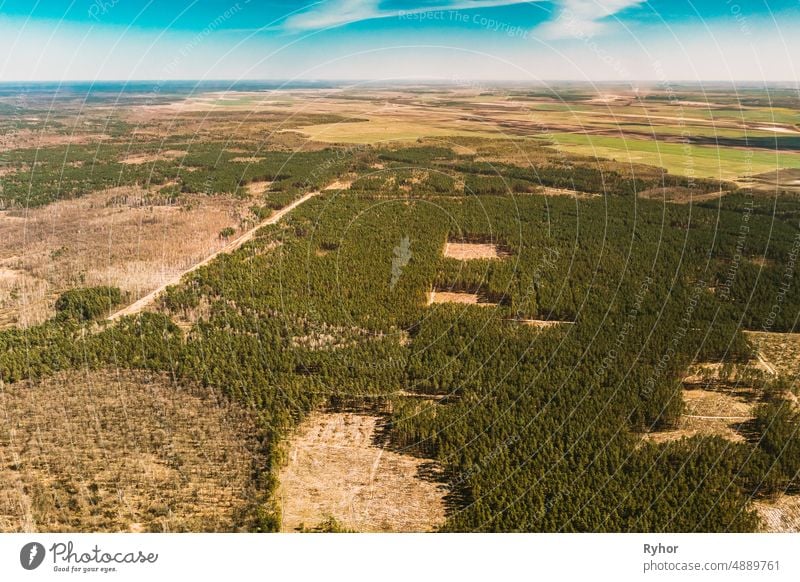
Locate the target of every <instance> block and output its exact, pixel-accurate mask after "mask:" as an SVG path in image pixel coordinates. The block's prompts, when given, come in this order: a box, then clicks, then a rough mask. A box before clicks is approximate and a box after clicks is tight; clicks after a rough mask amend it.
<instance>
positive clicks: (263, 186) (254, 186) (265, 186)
mask: <svg viewBox="0 0 800 582" xmlns="http://www.w3.org/2000/svg"><path fill="white" fill-rule="evenodd" d="M270 186H272V182H266V181H264V182H250V183H249V184H248V185H247V192H248V193H249V194H250V195H251V196H259V195H261V194H264V193H265V192H267V191H268V190H269V189H270Z"/></svg>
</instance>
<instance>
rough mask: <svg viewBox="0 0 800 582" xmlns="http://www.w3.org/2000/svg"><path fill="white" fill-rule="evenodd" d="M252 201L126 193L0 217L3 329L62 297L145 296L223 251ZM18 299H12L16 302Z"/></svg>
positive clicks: (46, 311) (45, 314)
mask: <svg viewBox="0 0 800 582" xmlns="http://www.w3.org/2000/svg"><path fill="white" fill-rule="evenodd" d="M250 204H252V203H251V202H249V201H247V200H239V199H234V198H233V197H230V196H215V197H211V196H204V195H196V194H185V195H182V196H181V198H180V199H179V200H176V201H174V202H173V201H167V200H162V199H159V197H158V195H157V193H154V192H152V191H149V190H145V189H142V188H136V187H128V186H123V187H119V188H113V189H110V190H106V191H102V192H97V193H93V194H87V195H85V196H82V197H80V198H75V199H69V200H60V201H58V202H55V203H53V204H50V205H48V206H45V207H41V208H32V209H29V210H26V211H23V210H14V211H11V212H5V213H2V215H0V292H3V295H2V296H0V327H1V326H8V325H18V326H22V327H27V326H30V325H36V324H38V323H41V322H42V321H44V320H46V319H47V318H49V317H52V315H53V313H54V312H53V303H54V302H55V300H56V298H57V297H58V295H59V293H61V292H63V291H65V290H67V289H70V288H73V287H76V286H81V285H113V286H116V287H119V288H120V289H122V290H123V291H124V292H126V293H128V294H129V295H130V298H131V299H136V298H138V297H141V296H144V295H146V294H147V293H149V292H150V291H152V290H153V289H156V288H157V287H158V286H159V285H161V284H163V283H164V282H166V281H169V280H171V279H172V278H174V277H175V276H176V275H178V274H180V273H181V272H183V271H184V270H185V269H186V268H187V267H189V266H191V265H193V264H195V263H196V262H197V261H199V260H202V259H203V258H204V257H207V256H208V255H209V254H211V253H213V252H215V251H217V250H219V249H220V248H223V247H224V246H225V244H226V241H225V240H224V239H221V238H220V237H219V232H220V230H222V229H224V228H226V227H233V228H235V229H237V232H238V231H239V228H238V227H239V226H240V224H241V223H242V222H243V220H246V219H247V218H249V217H250V210H249V209H248V206H249V205H250ZM12 298H13V300H12Z"/></svg>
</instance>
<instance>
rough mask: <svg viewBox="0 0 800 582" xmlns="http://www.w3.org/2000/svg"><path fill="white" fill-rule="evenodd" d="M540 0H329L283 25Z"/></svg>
mask: <svg viewBox="0 0 800 582" xmlns="http://www.w3.org/2000/svg"><path fill="white" fill-rule="evenodd" d="M541 1H543V0H443V1H441V2H440V3H438V4H427V5H426V6H420V7H417V8H408V9H404V10H400V9H397V8H392V9H387V8H381V0H327V1H325V2H322V3H320V4H316V5H314V7H313V8H311V9H310V10H307V11H305V12H302V13H300V14H296V15H294V16H290V17H289V18H287V19H286V20H285V21H284V28H286V29H287V30H289V31H292V32H303V31H310V30H321V29H323V28H332V27H336V26H343V25H345V24H350V23H353V22H360V21H362V20H372V19H375V18H391V17H400V16H406V15H412V14H423V13H427V12H436V11H440V10H471V9H475V8H492V7H496V6H510V5H512V4H531V3H533V2H541Z"/></svg>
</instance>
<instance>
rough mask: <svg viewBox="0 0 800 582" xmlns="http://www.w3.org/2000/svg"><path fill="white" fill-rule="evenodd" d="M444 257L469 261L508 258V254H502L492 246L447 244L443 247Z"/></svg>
mask: <svg viewBox="0 0 800 582" xmlns="http://www.w3.org/2000/svg"><path fill="white" fill-rule="evenodd" d="M444 256H445V257H449V258H451V259H456V260H459V261H471V260H474V259H500V258H503V257H505V256H508V253H504V252H503V251H501V250H500V249H499V248H498V247H497V245H493V244H482V243H458V242H448V243H445V245H444Z"/></svg>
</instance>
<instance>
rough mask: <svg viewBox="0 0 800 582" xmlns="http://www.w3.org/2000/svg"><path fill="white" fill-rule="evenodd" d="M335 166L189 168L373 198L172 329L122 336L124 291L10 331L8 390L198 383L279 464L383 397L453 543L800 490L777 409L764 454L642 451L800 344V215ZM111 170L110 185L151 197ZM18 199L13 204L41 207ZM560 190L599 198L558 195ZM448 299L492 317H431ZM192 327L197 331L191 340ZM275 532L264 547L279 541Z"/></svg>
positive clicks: (718, 449) (218, 263) (189, 297)
mask: <svg viewBox="0 0 800 582" xmlns="http://www.w3.org/2000/svg"><path fill="white" fill-rule="evenodd" d="M332 151H333V150H330V151H328V150H325V151H321V152H315V153H313V154H303V155H300V156H292V155H289V154H284V153H272V154H270V155H268V156H266V157H265V161H264V162H263V163H259V164H255V165H252V166H251V167H248V168H240V167H239V166H238V165H237V164H236V163H227V162H225V160H224V159H221V157H222V158H224V155H225V154H223V153H221V152H220V151H219V149H218V148H217V149H214V148H209V149H208V150H204V149H203V148H202V147H200V148H197V147H193V148H192V150H191V154H187V156H186V157H185V158H184V159H183V162H182V163H183V165H185V166H195V167H198V168H203V169H202V170H201V171H195V172H191V173H188V174H187V175H183V174H182V175H181V176H182V177H181V183H182V186H181V188H182V189H187V190H190V191H203V184H204V183H206V182H207V181H208V180H210V183H211V185H212V186H211V190H212V191H213V192H235V191H236V189H237V188H239V187H241V185H242V183H244V182H246V181H248V180H277V181H278V182H280V183H282V184H284V185H285V188H286V190H287V191H290V192H293V193H295V194H296V193H299V192H301V191H304V190H308V189H310V188H317V187H319V186H321V185H323V184H324V183H326V181H329V180H331V179H332V178H333V177H335V176H341V175H345V174H348V175H350V176H351V177H355V178H356V179H355V181H354V182H353V184H352V186H351V187H350V189H348V190H345V191H342V192H326V193H323V194H322V195H321V196H318V197H316V198H314V199H312V200H310V201H309V202H307V203H306V204H304V205H303V206H301V207H299V208H297V209H296V210H295V211H293V212H292V213H291V214H290V215H288V216H287V217H286V218H285V219H284V220H283V221H282V222H280V223H279V224H276V225H273V226H269V227H265V228H264V229H262V230H261V231H260V232H259V235H258V236H257V238H256V239H254V240H252V241H250V242H248V243H247V244H246V245H245V246H243V247H242V248H241V249H239V250H238V251H236V252H234V253H232V254H230V255H223V256H220V257H219V258H217V259H216V260H214V261H213V262H212V263H210V264H208V265H206V266H204V267H202V268H201V269H199V270H197V271H195V272H193V273H192V274H191V275H189V276H188V277H187V278H186V279H185V280H184V281H183V282H182V283H181V284H180V285H178V286H175V287H171V288H169V289H168V291H167V292H166V293H165V294H164V295H163V296H162V298H161V301H160V305H159V313H145V314H142V315H140V316H137V317H132V318H124V319H122V320H121V321H119V322H117V323H114V324H109V323H106V322H103V321H101V319H100V318H101V317H102V315H103V314H104V313H105V312H106V311H108V309H109V308H110V307H111V305H113V304H115V303H118V302H119V301H121V299H122V298H121V297H120V295H119V291H118V290H114V289H108V288H100V289H89V290H80V291H75V292H72V293H69V294H66V295H65V296H63V297H62V298H61V299H60V300H59V306H58V308H59V311H60V315H59V317H57V318H56V319H54V320H52V321H50V322H48V323H45V324H44V325H42V326H38V327H34V328H29V329H26V330H19V329H14V330H7V331H3V332H0V364H1V367H0V370H1V373H2V380H3V381H5V382H13V381H17V380H21V379H24V378H30V377H38V376H43V375H47V374H50V373H53V372H55V371H57V370H61V369H65V368H72V367H91V368H104V367H130V368H143V369H151V370H160V371H166V372H169V373H170V374H172V375H174V376H175V377H176V378H182V379H188V380H193V381H197V382H201V383H203V384H204V385H207V386H212V387H215V388H219V389H220V390H222V391H224V392H225V393H226V394H227V395H228V396H230V397H231V398H234V399H236V400H238V401H240V402H243V403H245V404H247V405H248V406H251V407H253V408H255V409H257V410H259V411H260V416H261V419H262V422H263V426H264V429H265V433H266V434H267V441H266V443H265V446H267V447H269V448H270V450H271V451H272V452H273V455H272V463H273V464H274V465H275V466H277V465H278V464H280V463H281V457H280V447H277V446H276V444H277V443H279V442H280V441H281V439H283V438H284V437H285V436H286V435H287V431H288V430H289V429H291V428H292V427H293V426H295V425H296V424H297V423H298V422H299V421H300V420H302V418H303V417H304V416H305V415H306V414H307V413H308V412H310V411H311V410H314V409H315V408H317V407H319V406H321V405H323V404H326V403H334V404H335V403H336V402H339V401H348V402H353V401H358V400H364V401H368V400H369V401H374V399H375V398H381V399H384V400H385V401H386V402H390V403H391V408H392V416H391V424H390V431H389V434H390V438H391V440H392V443H393V444H394V445H395V446H397V447H399V448H401V449H405V450H409V451H413V452H415V453H417V454H424V455H428V456H431V457H434V458H436V459H437V460H438V461H439V462H440V463H441V464H442V465H443V467H444V468H445V474H446V478H447V480H448V483H449V485H450V489H451V495H452V497H453V499H454V500H455V504H456V508H455V509H454V510H453V511H452V512H451V513H450V515H449V519H448V521H447V523H446V525H445V526H444V529H445V530H449V531H751V530H754V529H755V528H756V527H757V523H756V517H755V515H754V513H753V512H752V511H751V510H750V509H749V502H750V500H751V499H752V498H753V497H755V496H765V495H768V494H770V493H773V492H775V491H778V490H783V489H786V488H789V487H796V486H797V483H798V470H800V467H798V464H797V458H798V456H797V455H798V452H797V451H798V447H800V439H799V438H798V435H797V433H796V426H797V422H798V419H797V415H796V413H793V412H791V411H790V410H789V408H788V407H787V406H785V405H784V404H783V403H782V401H781V400H780V399H779V398H778V399H775V400H773V401H772V402H770V403H767V404H765V405H764V406H763V407H761V408H760V409H759V414H758V418H757V419H756V421H755V422H754V425H755V426H754V431H755V434H756V435H757V438H755V439H753V440H752V441H751V442H746V443H738V444H737V443H732V442H729V441H726V440H723V439H721V438H716V437H714V438H709V437H695V438H692V439H685V440H682V441H679V442H674V443H670V444H660V445H656V444H649V443H646V442H642V441H641V439H640V437H639V436H638V434H639V433H641V432H644V431H654V430H662V429H667V428H670V427H672V426H674V425H675V423H676V422H677V419H678V417H679V416H680V414H681V412H682V407H683V401H682V396H681V391H682V386H681V378H682V376H683V375H684V373H685V371H686V369H687V367H688V366H689V364H690V363H692V362H706V361H724V362H743V361H747V360H748V359H749V358H751V357H752V347H751V346H750V345H749V343H748V342H747V340H746V339H745V337H744V336H743V334H742V333H741V330H742V329H754V330H759V329H765V330H769V331H796V314H797V313H798V312H800V294H799V293H798V292H797V289H798V283H800V281H798V278H799V277H800V274H798V272H797V270H795V269H794V268H793V265H794V257H796V254H797V248H796V245H797V242H796V241H798V238H799V237H800V230H798V228H797V221H796V215H797V212H798V207H797V202H796V201H795V200H793V199H789V198H774V197H773V198H769V199H767V198H759V197H758V196H754V195H753V194H752V193H749V192H746V191H736V192H734V193H732V194H729V195H728V196H726V197H723V198H721V199H719V200H716V201H711V202H705V203H703V204H702V205H693V206H689V205H675V204H666V205H665V204H663V203H660V202H655V201H650V200H643V199H640V198H637V197H636V196H635V194H636V192H639V191H641V190H644V189H653V188H675V187H680V188H685V187H692V188H696V189H697V190H698V192H713V191H717V190H720V189H722V190H730V191H733V190H735V187H734V186H732V185H729V184H722V183H718V182H711V181H701V182H697V183H693V184H690V183H687V181H686V179H683V178H679V177H674V176H670V175H668V174H665V173H658V174H651V175H650V176H646V177H638V176H635V175H632V174H625V173H622V172H619V171H612V172H608V171H605V170H604V169H603V168H602V167H599V166H598V167H592V166H591V165H579V166H575V165H574V164H568V163H564V164H548V165H546V166H544V167H531V168H522V167H518V166H512V165H509V164H489V163H486V162H480V161H476V160H475V159H473V157H472V156H463V155H462V156H459V155H456V154H454V153H453V152H452V151H451V150H450V149H448V148H442V147H427V146H423V147H417V148H406V149H402V150H397V151H389V150H374V151H373V150H364V151H358V152H351V154H350V155H349V156H341V155H332ZM87 155H89V154H88V153H87ZM330 160H334V161H335V162H330ZM62 161H63V160H62ZM107 165H108V168H107V171H108V173H107V174H105V173H104V174H102V175H98V176H97V178H96V179H98V180H100V181H101V182H103V183H105V182H104V181H105V180H106V179H108V180H111V181H118V180H119V179H120V176H122V177H123V178H124V179H126V180H139V179H144V178H143V177H142V176H139V177H133V176H131V177H127V176H128V174H126V172H128V170H127V169H124V168H121V167H119V166H118V165H116V163H115V162H108V164H107ZM217 168H221V169H220V170H218V169H217ZM148 170H149V171H150V172H151V174H150V175H149V176H148V177H146V179H150V180H152V179H157V180H162V179H163V180H164V181H166V180H167V179H168V177H169V174H170V172H175V170H174V168H173V169H172V170H168V169H167V168H166V167H164V168H163V169H160V166H159V164H158V163H156V164H155V165H153V166H151V167H149V168H148ZM104 172H105V170H104ZM156 176H158V177H157V178H154V177H156ZM93 179H94V178H93ZM20 180H21V181H20V183H22V182H23V180H22V179H20ZM75 180H76V183H78V178H77V177H76V178H75ZM80 183H81V184H84V186H83V187H85V182H80ZM14 184H15V182H14V181H12V182H11V189H10V190H9V192H11V194H8V195H9V196H11V197H12V198H13V197H19V196H23V195H24V192H23V190H20V191H19V192H20V193H19V194H13V192H15V190H14V188H15V186H14ZM543 186H548V187H557V188H568V189H571V190H576V191H579V192H585V193H589V194H595V196H586V197H566V196H542V195H537V194H536V193H537V192H538V190H539V189H540V188H541V187H543ZM93 187H94V186H93ZM404 240H407V243H403V242H402V241H404ZM447 241H472V242H476V241H479V242H491V243H494V244H497V245H498V246H499V247H500V248H502V249H503V251H504V254H503V257H502V258H500V259H498V260H472V261H458V260H455V259H452V258H446V257H444V256H443V254H442V249H443V246H444V244H445V243H446V242H447ZM404 244H405V247H403V245H404ZM398 248H407V249H408V253H406V254H405V255H404V254H402V253H400V254H398ZM789 266H792V268H791V269H790V268H789ZM432 289H438V290H454V291H465V292H471V293H477V294H478V295H480V297H481V298H482V300H483V301H486V302H488V303H490V304H491V305H489V306H474V305H455V304H453V305H448V304H433V305H430V306H428V305H427V304H426V294H427V293H428V292H429V291H431V290H432ZM787 289H788V290H787ZM776 304H779V305H780V308H778V309H776V308H775V307H774V306H775V305H776ZM201 315H202V316H201ZM175 317H181V318H184V319H189V320H190V321H194V322H195V323H194V325H193V326H192V327H191V329H190V330H189V331H183V330H182V329H181V328H179V327H178V326H177V325H176V324H175V323H174V322H173V318H175ZM521 319H540V320H563V321H566V322H568V323H567V324H564V325H559V326H554V327H549V328H546V329H537V328H535V327H531V326H527V325H523V324H521V323H520V322H519V320H521ZM331 336H335V338H336V340H335V341H331V340H330V337H331ZM401 391H406V392H414V393H421V394H429V395H436V396H444V398H441V399H437V400H435V401H434V402H429V401H426V400H421V399H407V398H402V397H400V396H399V395H398V394H399V393H400V392H401ZM268 469H269V468H268ZM265 475H266V477H264V478H263V480H264V482H263V487H264V488H265V490H266V491H267V492H269V491H271V490H272V488H273V487H274V486H275V483H274V477H273V476H271V475H272V473H271V472H270V471H269V470H267V471H265ZM276 512H277V509H275V508H266V509H265V510H264V511H263V512H262V514H260V516H259V521H258V523H259V524H260V525H259V526H258V527H259V528H260V529H262V530H272V529H275V528H276V527H277V524H278V523H279V517H278V515H277V513H276Z"/></svg>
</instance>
